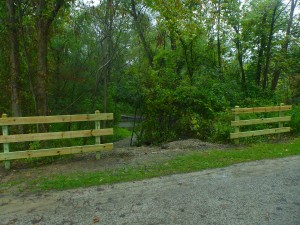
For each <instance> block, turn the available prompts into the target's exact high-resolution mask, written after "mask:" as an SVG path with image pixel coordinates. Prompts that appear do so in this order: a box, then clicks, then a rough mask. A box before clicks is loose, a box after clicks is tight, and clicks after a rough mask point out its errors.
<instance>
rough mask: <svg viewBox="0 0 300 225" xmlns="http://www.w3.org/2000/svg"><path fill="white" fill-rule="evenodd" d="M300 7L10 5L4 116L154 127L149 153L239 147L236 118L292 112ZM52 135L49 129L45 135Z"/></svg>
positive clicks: (296, 97)
mask: <svg viewBox="0 0 300 225" xmlns="http://www.w3.org/2000/svg"><path fill="white" fill-rule="evenodd" d="M299 11H300V6H299V2H298V0H290V1H283V0H247V1H241V0H197V1H195V0H174V1H165V0H151V1H150V0H100V1H98V2H95V3H94V4H91V1H79V0H77V1H76V0H47V1H46V0H40V1H33V0H22V1H21V0H5V1H1V2H0V43H1V48H0V68H1V69H0V88H1V90H2V94H1V95H0V113H1V114H2V113H8V114H9V115H10V116H22V115H23V116H31V115H58V114H82V113H93V112H94V111H95V110H97V109H98V110H100V111H101V112H113V113H115V115H116V118H118V116H119V115H120V114H137V115H139V116H140V117H142V118H143V121H142V123H140V124H139V126H138V128H137V129H136V134H137V136H138V138H139V140H141V141H142V142H149V143H154V142H162V141H166V140H170V139H175V138H179V137H183V138H184V137H197V138H201V139H211V140H215V141H224V140H226V139H228V134H229V132H230V127H229V125H228V123H229V121H230V119H231V117H230V109H231V108H233V107H234V106H236V105H239V106H244V107H254V106H267V105H279V104H280V103H286V104H293V106H294V107H293V108H294V109H293V110H294V111H293V112H292V113H293V121H292V126H293V129H294V131H295V132H300V106H299V105H300V64H299V62H300V14H299ZM45 129H47V128H45Z"/></svg>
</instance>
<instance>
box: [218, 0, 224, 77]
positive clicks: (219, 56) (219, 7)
mask: <svg viewBox="0 0 300 225" xmlns="http://www.w3.org/2000/svg"><path fill="white" fill-rule="evenodd" d="M220 5H221V2H220V0H219V1H218V24H217V47H218V70H219V77H220V79H222V78H223V75H222V52H221V40H220V39H221V38H220V20H221V6H220Z"/></svg>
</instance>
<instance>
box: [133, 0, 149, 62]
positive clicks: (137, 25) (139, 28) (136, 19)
mask: <svg viewBox="0 0 300 225" xmlns="http://www.w3.org/2000/svg"><path fill="white" fill-rule="evenodd" d="M135 6H136V3H135V0H131V15H132V17H133V20H134V23H135V26H136V29H137V32H138V34H139V37H140V39H141V42H142V44H143V47H144V50H145V53H146V56H147V59H148V63H149V65H150V66H151V67H153V55H152V52H151V49H150V46H149V45H148V44H147V42H146V38H145V36H144V32H143V30H142V27H141V24H140V21H139V18H138V15H137V11H136V7H135Z"/></svg>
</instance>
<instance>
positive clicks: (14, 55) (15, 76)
mask: <svg viewBox="0 0 300 225" xmlns="http://www.w3.org/2000/svg"><path fill="white" fill-rule="evenodd" d="M6 6H7V11H8V17H9V25H8V31H9V41H10V63H11V79H10V86H11V109H12V115H13V116H22V106H21V99H20V85H19V82H20V80H21V70H20V56H19V36H18V31H17V26H18V24H17V20H16V7H15V2H14V0H6Z"/></svg>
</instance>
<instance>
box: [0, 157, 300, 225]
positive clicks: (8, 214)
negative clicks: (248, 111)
mask: <svg viewBox="0 0 300 225" xmlns="http://www.w3.org/2000/svg"><path fill="white" fill-rule="evenodd" d="M0 224H3V225H4V224H39V225H43V224H51V225H54V224H105V225H107V224H113V225H118V224H139V225H141V224H142V225H143V224H149V225H150V224H207V225H209V224H211V225H213V224H216V225H222V224H230V225H239V224H241V225H245V224H259V225H264V224H265V225H280V224H284V225H297V224H300V156H293V157H288V158H282V159H276V160H262V161H256V162H249V163H242V164H236V165H233V166H229V167H227V168H220V169H211V170H204V171H201V172H194V173H188V174H179V175H172V176H166V177H159V178H154V179H150V180H144V181H138V182H127V183H119V184H115V185H104V186H96V187H91V188H85V189H83V188H80V189H75V190H66V191H56V192H55V191H51V192H46V193H36V194H26V195H18V196H17V195H12V194H2V195H1V199H0Z"/></svg>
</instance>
